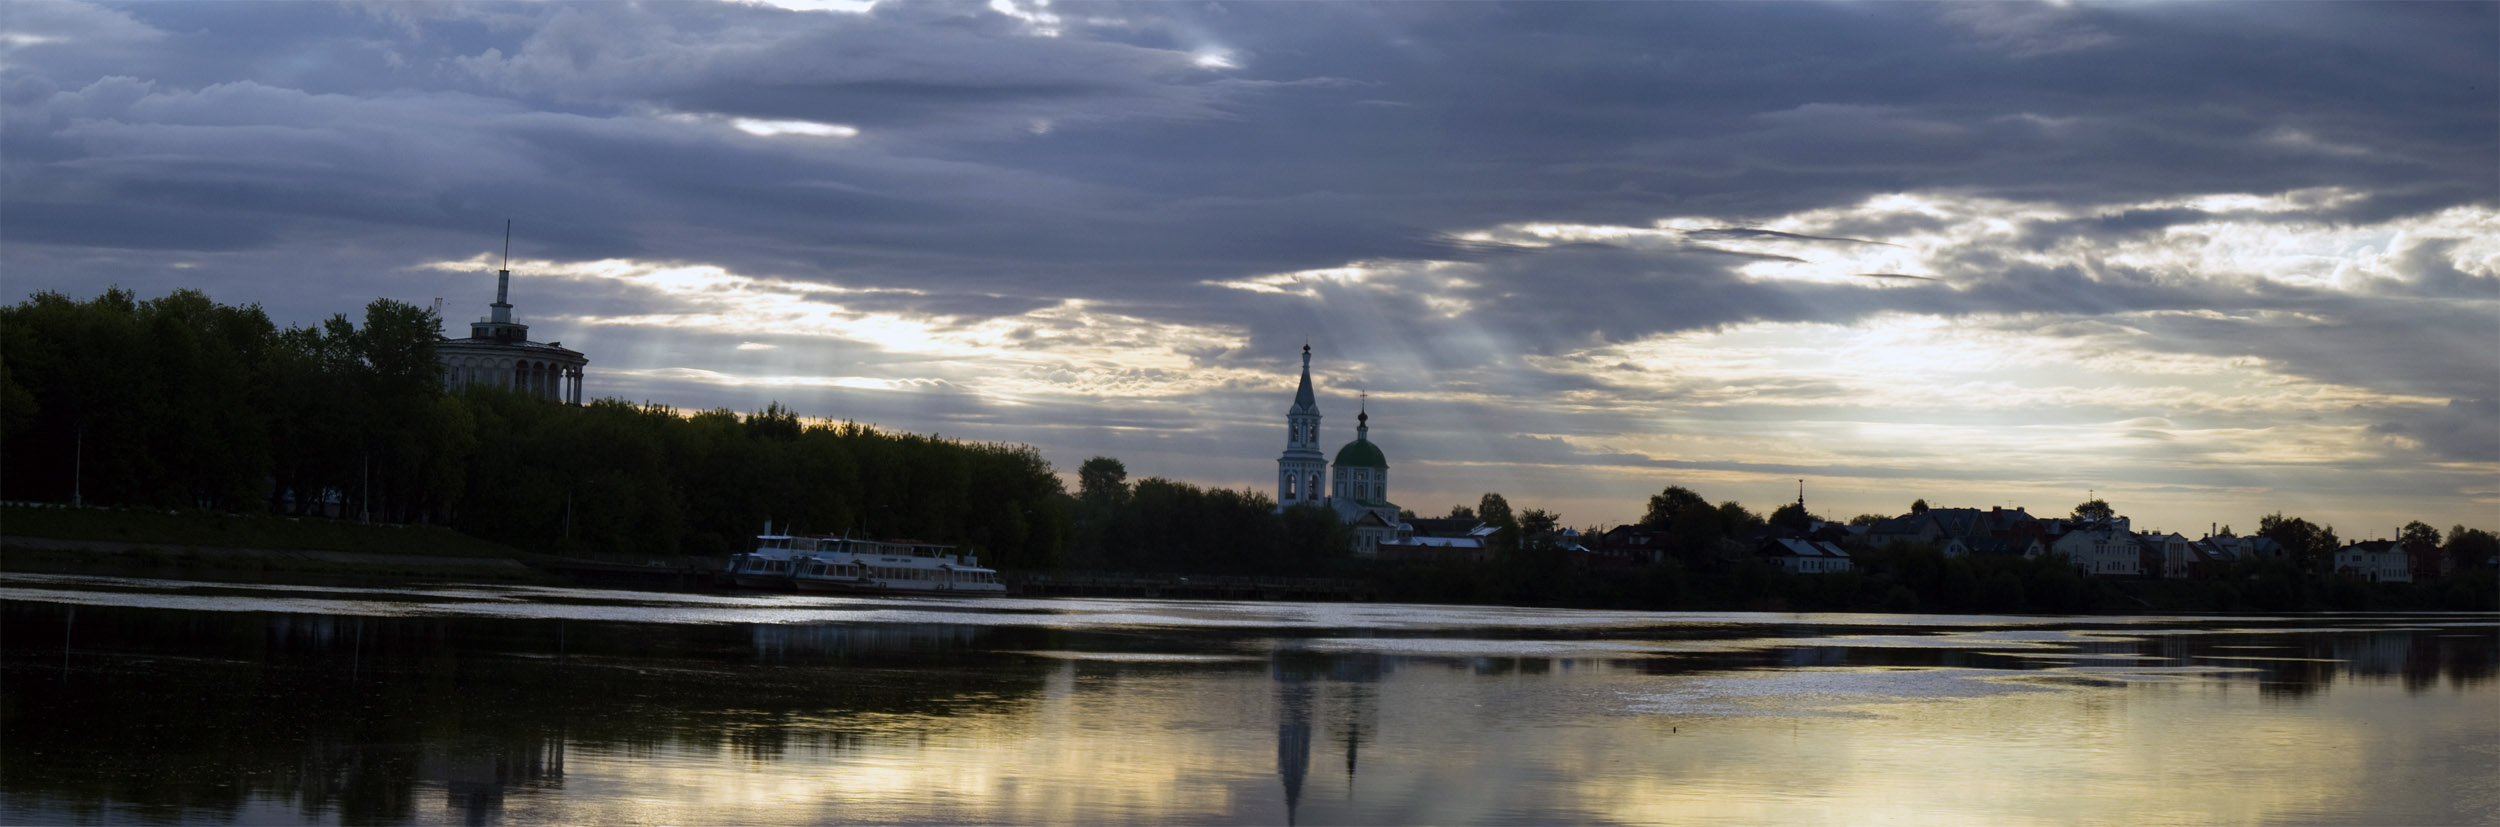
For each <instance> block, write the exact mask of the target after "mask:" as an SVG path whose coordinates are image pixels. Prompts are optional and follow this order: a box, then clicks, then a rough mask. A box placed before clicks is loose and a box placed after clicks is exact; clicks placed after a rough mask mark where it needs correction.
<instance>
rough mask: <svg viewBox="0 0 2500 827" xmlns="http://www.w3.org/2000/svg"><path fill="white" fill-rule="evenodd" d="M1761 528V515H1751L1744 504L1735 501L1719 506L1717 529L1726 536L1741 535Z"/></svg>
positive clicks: (1751, 511)
mask: <svg viewBox="0 0 2500 827" xmlns="http://www.w3.org/2000/svg"><path fill="white" fill-rule="evenodd" d="M1761 527H1762V515H1759V514H1755V513H1753V510H1752V509H1749V508H1746V507H1745V506H1744V504H1742V503H1739V502H1737V501H1735V500H1729V501H1727V502H1723V503H1720V504H1719V528H1720V530H1721V531H1723V532H1725V533H1726V534H1727V535H1729V536H1734V535H1737V534H1743V533H1745V532H1748V531H1752V530H1754V529H1757V528H1761Z"/></svg>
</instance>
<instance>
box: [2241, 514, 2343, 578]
mask: <svg viewBox="0 0 2500 827" xmlns="http://www.w3.org/2000/svg"><path fill="white" fill-rule="evenodd" d="M2257 536H2259V537H2264V538H2266V539H2269V540H2273V541H2274V542H2275V543H2277V544H2279V545H2281V546H2283V552H2284V553H2285V554H2289V555H2291V557H2292V559H2293V560H2296V561H2299V563H2300V565H2301V567H2302V568H2303V569H2304V570H2306V571H2308V572H2310V573H2312V574H2323V573H2326V571H2327V568H2328V566H2329V564H2330V563H2331V562H2333V561H2334V559H2335V550H2336V549H2338V548H2341V547H2343V543H2342V542H2341V541H2339V540H2337V539H2335V529H2334V527H2332V526H2328V527H2319V526H2318V525H2316V524H2313V523H2311V522H2309V521H2308V520H2303V519H2301V518H2299V517H2285V516H2283V513H2282V512H2279V511H2278V512H2275V513H2273V514H2268V515H2266V516H2265V517H2263V518H2260V519H2259V520H2258V521H2257Z"/></svg>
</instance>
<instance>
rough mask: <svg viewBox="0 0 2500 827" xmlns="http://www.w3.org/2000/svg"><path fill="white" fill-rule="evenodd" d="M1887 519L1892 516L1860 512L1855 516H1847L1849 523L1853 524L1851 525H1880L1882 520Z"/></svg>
mask: <svg viewBox="0 0 2500 827" xmlns="http://www.w3.org/2000/svg"><path fill="white" fill-rule="evenodd" d="M1889 519H1892V518H1891V517H1886V516H1884V515H1882V514H1860V515H1858V516H1855V517H1851V518H1849V524H1850V525H1853V526H1861V525H1869V526H1871V525H1881V524H1883V522H1884V521H1885V520H1889Z"/></svg>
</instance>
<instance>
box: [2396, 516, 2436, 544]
mask: <svg viewBox="0 0 2500 827" xmlns="http://www.w3.org/2000/svg"><path fill="white" fill-rule="evenodd" d="M2397 539H2398V540H2400V541H2402V542H2403V543H2404V544H2405V545H2408V546H2409V545H2413V544H2416V543H2421V544H2425V545H2433V546H2436V545H2439V529H2437V528H2433V527H2431V524H2429V523H2425V522H2422V521H2421V520H2415V521H2413V522H2409V523H2406V524H2405V528H2404V533H2403V534H2401V535H2398V537H2397Z"/></svg>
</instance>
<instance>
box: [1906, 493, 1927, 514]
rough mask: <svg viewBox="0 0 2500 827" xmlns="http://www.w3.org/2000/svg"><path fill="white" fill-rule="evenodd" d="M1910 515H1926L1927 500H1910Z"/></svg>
mask: <svg viewBox="0 0 2500 827" xmlns="http://www.w3.org/2000/svg"><path fill="white" fill-rule="evenodd" d="M1910 513H1912V514H1925V513H1927V498H1925V497H1920V498H1918V499H1916V500H1912V501H1911V502H1910Z"/></svg>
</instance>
